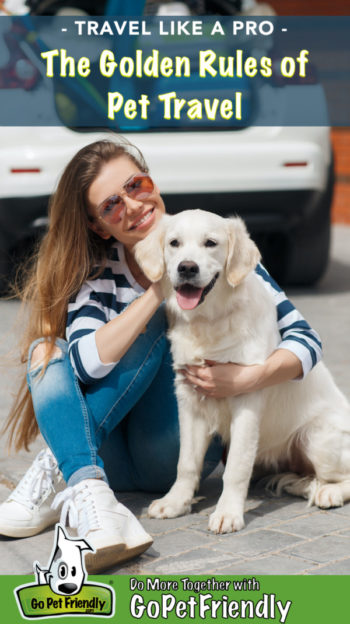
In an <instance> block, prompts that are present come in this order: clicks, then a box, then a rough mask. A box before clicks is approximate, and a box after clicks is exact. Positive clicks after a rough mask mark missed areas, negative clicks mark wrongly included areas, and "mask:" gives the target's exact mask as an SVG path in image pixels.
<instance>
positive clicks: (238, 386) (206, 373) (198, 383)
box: [179, 361, 261, 399]
mask: <svg viewBox="0 0 350 624" xmlns="http://www.w3.org/2000/svg"><path fill="white" fill-rule="evenodd" d="M260 368H261V366H260V365H254V366H242V365H241V364H233V363H232V362H228V363H226V364H218V363H216V362H211V361H206V365H205V366H187V367H186V368H185V369H181V370H180V371H179V372H180V373H182V374H183V375H184V377H185V378H186V383H188V384H190V385H191V386H193V387H194V388H195V389H196V390H197V392H199V394H202V395H204V396H207V397H213V398H215V399H224V398H226V397H233V396H238V395H239V394H245V393H246V392H249V391H251V390H252V389H253V387H254V385H255V383H256V381H257V380H258V379H259V376H260V374H261V372H260Z"/></svg>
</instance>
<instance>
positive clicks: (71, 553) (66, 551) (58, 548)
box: [34, 524, 94, 595]
mask: <svg viewBox="0 0 350 624" xmlns="http://www.w3.org/2000/svg"><path fill="white" fill-rule="evenodd" d="M85 550H91V551H92V552H94V549H93V548H91V546H90V545H89V544H88V543H87V542H86V541H85V540H84V539H74V538H71V537H69V535H67V534H66V532H65V530H64V528H63V527H62V525H60V524H57V525H56V534H55V543H54V547H53V550H52V554H51V559H50V562H49V563H48V566H47V569H42V568H40V566H39V564H38V562H37V561H36V562H35V563H34V572H35V576H36V581H37V584H38V585H49V586H50V588H51V589H52V591H53V592H54V593H55V594H61V595H72V594H78V593H79V591H80V589H81V587H82V585H83V583H84V581H85V579H86V577H87V572H86V569H85V563H84V557H83V551H85Z"/></svg>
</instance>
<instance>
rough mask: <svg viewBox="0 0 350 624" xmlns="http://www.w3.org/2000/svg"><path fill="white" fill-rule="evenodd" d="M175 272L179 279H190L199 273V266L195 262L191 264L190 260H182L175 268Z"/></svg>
mask: <svg viewBox="0 0 350 624" xmlns="http://www.w3.org/2000/svg"><path fill="white" fill-rule="evenodd" d="M177 272H178V273H179V275H180V277H184V278H186V279H191V278H193V277H195V276H196V275H197V273H199V266H198V264H196V263H195V262H192V261H190V260H184V261H183V262H180V264H179V266H178V267H177Z"/></svg>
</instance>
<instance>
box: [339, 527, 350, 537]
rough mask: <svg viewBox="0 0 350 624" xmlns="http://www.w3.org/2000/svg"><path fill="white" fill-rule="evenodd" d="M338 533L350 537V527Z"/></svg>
mask: <svg viewBox="0 0 350 624" xmlns="http://www.w3.org/2000/svg"><path fill="white" fill-rule="evenodd" d="M337 535H342V536H343V537H349V538H350V527H349V528H348V529H345V530H344V531H337Z"/></svg>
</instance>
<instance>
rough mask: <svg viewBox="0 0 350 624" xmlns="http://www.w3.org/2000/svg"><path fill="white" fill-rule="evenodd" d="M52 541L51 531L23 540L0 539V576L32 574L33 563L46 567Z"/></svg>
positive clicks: (52, 532)
mask: <svg viewBox="0 0 350 624" xmlns="http://www.w3.org/2000/svg"><path fill="white" fill-rule="evenodd" d="M53 540H54V531H53V530H47V531H45V532H44V533H41V534H40V535H35V536H34V537H27V538H25V539H12V538H6V537H0V552H1V557H0V574H33V563H34V561H39V563H40V564H41V565H43V566H46V564H47V563H48V561H49V558H50V555H51V551H52V546H53Z"/></svg>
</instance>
